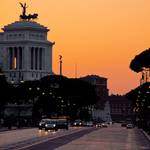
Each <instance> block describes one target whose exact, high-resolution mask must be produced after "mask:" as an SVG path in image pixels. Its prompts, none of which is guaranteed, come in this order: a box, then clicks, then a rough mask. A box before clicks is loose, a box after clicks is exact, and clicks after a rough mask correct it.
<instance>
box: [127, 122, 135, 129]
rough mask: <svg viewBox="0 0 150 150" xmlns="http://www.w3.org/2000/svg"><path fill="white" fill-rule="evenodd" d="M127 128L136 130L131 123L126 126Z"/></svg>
mask: <svg viewBox="0 0 150 150" xmlns="http://www.w3.org/2000/svg"><path fill="white" fill-rule="evenodd" d="M126 128H127V129H131V128H134V125H133V124H132V123H129V124H127V125H126Z"/></svg>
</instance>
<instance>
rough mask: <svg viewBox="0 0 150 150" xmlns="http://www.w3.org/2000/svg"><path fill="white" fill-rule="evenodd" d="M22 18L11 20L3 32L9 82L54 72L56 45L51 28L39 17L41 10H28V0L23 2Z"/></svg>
mask: <svg viewBox="0 0 150 150" xmlns="http://www.w3.org/2000/svg"><path fill="white" fill-rule="evenodd" d="M20 5H21V7H22V14H21V15H20V17H19V18H20V19H19V21H15V22H13V23H10V24H8V25H6V26H4V27H3V28H2V30H3V32H0V59H1V60H2V62H3V71H4V74H5V75H6V78H7V81H8V82H15V83H18V82H20V81H26V80H38V79H40V78H41V77H44V76H46V75H48V74H53V72H52V47H53V45H54V42H51V41H48V39H47V34H48V31H49V29H48V28H47V27H45V26H43V25H41V24H39V23H37V22H36V21H35V19H37V17H38V14H37V13H34V14H28V15H27V13H26V8H27V7H28V6H27V4H26V3H24V4H22V3H20Z"/></svg>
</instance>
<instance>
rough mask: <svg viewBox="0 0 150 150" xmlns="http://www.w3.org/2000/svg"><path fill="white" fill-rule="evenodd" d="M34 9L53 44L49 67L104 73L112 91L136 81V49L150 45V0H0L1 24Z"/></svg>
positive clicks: (131, 86) (71, 72)
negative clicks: (133, 67)
mask: <svg viewBox="0 0 150 150" xmlns="http://www.w3.org/2000/svg"><path fill="white" fill-rule="evenodd" d="M19 2H22V3H24V2H26V3H27V5H28V8H27V13H28V14H29V13H31V14H32V13H38V14H39V19H38V20H37V22H38V23H40V24H42V25H44V26H47V27H48V28H49V29H50V31H49V33H48V39H49V40H50V41H52V42H54V41H55V45H54V47H53V72H54V73H56V74H58V73H59V55H60V54H61V55H62V56H63V58H62V61H63V67H62V68H63V70H62V72H63V75H65V76H67V77H75V76H77V77H81V76H85V75H88V74H89V75H91V74H96V75H99V76H102V77H106V78H108V89H109V91H110V94H125V93H126V92H128V91H130V90H131V89H134V88H136V87H137V86H138V85H139V83H140V82H139V81H140V74H137V73H135V72H133V71H132V70H130V68H129V64H130V62H131V60H132V59H133V58H134V57H135V55H137V54H139V53H141V52H142V51H143V50H145V49H147V48H149V47H150V0H42V1H41V0H20V1H19V0H1V2H0V4H1V5H0V7H1V9H0V27H1V28H3V27H4V26H5V25H7V24H10V23H12V22H14V21H17V20H19V15H20V14H21V11H22V10H21V7H20V5H19Z"/></svg>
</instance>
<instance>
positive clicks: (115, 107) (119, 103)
mask: <svg viewBox="0 0 150 150" xmlns="http://www.w3.org/2000/svg"><path fill="white" fill-rule="evenodd" d="M109 102H110V114H111V117H112V120H113V121H125V120H127V119H132V105H131V102H130V101H129V100H128V99H127V98H126V97H125V96H121V95H111V96H109Z"/></svg>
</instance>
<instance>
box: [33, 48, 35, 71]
mask: <svg viewBox="0 0 150 150" xmlns="http://www.w3.org/2000/svg"><path fill="white" fill-rule="evenodd" d="M33 70H35V47H33Z"/></svg>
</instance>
